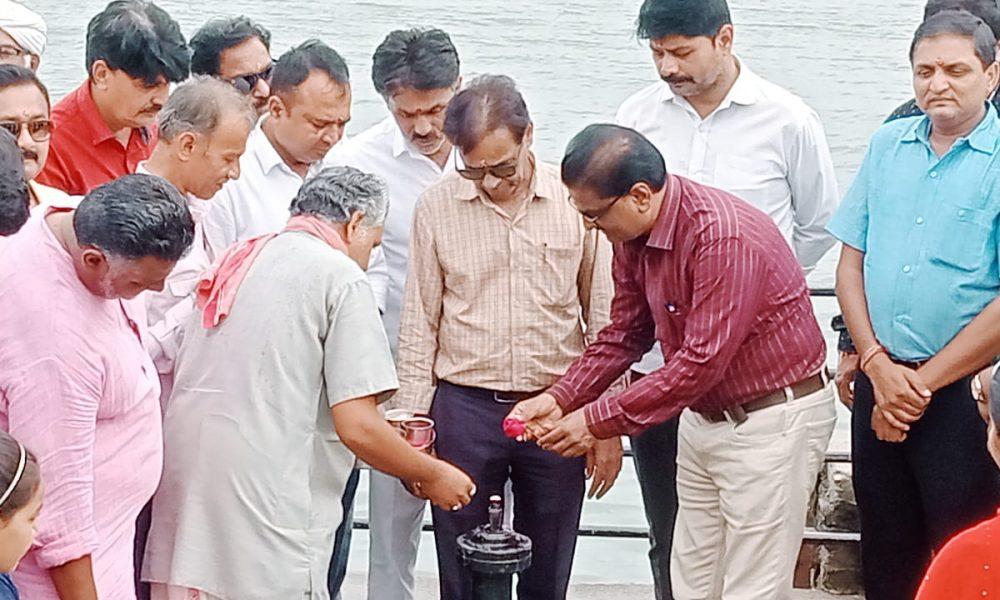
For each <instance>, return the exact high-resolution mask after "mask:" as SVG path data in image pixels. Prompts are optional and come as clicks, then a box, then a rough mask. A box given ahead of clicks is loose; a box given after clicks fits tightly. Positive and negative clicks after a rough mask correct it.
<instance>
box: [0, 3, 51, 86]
mask: <svg viewBox="0 0 1000 600" xmlns="http://www.w3.org/2000/svg"><path fill="white" fill-rule="evenodd" d="M47 34H48V28H47V27H46V26H45V21H44V20H43V19H42V17H41V16H39V15H38V13H36V12H35V11H33V10H31V9H30V8H28V7H27V6H25V5H23V4H21V3H20V2H14V0H0V64H11V65H21V66H24V67H28V68H29V69H31V70H33V71H37V70H38V64H39V62H40V61H41V58H42V52H44V51H45V40H46V36H47Z"/></svg>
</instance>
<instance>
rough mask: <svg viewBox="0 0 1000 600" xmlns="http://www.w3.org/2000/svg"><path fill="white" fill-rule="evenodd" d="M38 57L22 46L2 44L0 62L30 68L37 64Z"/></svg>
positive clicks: (0, 46) (0, 45)
mask: <svg viewBox="0 0 1000 600" xmlns="http://www.w3.org/2000/svg"><path fill="white" fill-rule="evenodd" d="M36 61H37V57H36V56H35V55H34V54H32V53H31V52H28V51H26V50H24V49H22V48H21V47H20V46H13V45H11V44H0V64H6V65H18V66H22V67H28V68H29V69H33V68H35V66H37V63H36Z"/></svg>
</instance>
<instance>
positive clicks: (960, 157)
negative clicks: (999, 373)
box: [828, 105, 1000, 361]
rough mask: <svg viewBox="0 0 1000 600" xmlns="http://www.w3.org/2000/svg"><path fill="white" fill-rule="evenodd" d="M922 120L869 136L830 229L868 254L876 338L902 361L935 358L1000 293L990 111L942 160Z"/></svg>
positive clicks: (998, 189) (996, 144) (995, 145)
mask: <svg viewBox="0 0 1000 600" xmlns="http://www.w3.org/2000/svg"><path fill="white" fill-rule="evenodd" d="M930 126H931V124H930V120H929V118H928V117H926V116H918V117H910V118H906V119H900V120H898V121H893V122H890V123H888V124H886V125H884V126H882V128H881V129H879V130H878V131H877V132H876V133H875V135H874V136H873V137H872V141H871V144H870V145H869V147H868V152H867V153H866V154H865V158H864V161H863V162H862V163H861V168H860V170H859V171H858V174H857V176H856V178H855V179H854V184H853V185H852V186H851V189H850V190H849V191H848V192H847V196H846V197H845V198H844V201H843V203H842V204H841V206H840V209H839V210H838V211H837V213H836V214H835V215H834V217H833V219H832V220H831V221H830V223H829V226H828V229H829V231H830V232H831V233H832V234H833V235H834V236H836V237H837V238H838V239H840V240H841V241H842V242H844V243H845V244H847V245H849V246H851V247H853V248H857V249H858V250H860V251H862V252H864V253H865V258H864V280H865V296H866V297H867V300H868V314H869V316H870V318H871V322H872V327H873V328H874V330H875V336H876V337H877V338H878V340H879V342H880V343H881V344H882V345H883V346H885V348H886V350H888V351H889V353H890V354H891V355H893V356H894V357H896V358H897V359H900V360H906V361H920V360H926V359H928V358H930V357H932V356H934V355H935V354H937V353H938V352H939V351H940V350H941V349H942V348H944V347H945V345H947V344H948V342H950V341H951V340H952V338H954V337H955V335H957V334H958V332H959V331H961V330H962V328H964V327H965V326H966V325H968V324H969V322H970V321H972V319H974V318H975V317H976V316H977V315H978V314H979V313H980V312H982V311H983V309H984V308H986V306H987V305H988V304H989V303H990V302H992V301H993V300H994V298H996V297H997V291H998V290H1000V271H998V263H1000V247H998V234H997V227H998V223H997V220H998V219H997V217H998V214H1000V121H998V118H997V112H996V109H994V108H993V106H992V105H990V106H989V108H988V113H987V114H986V117H985V118H984V119H983V120H982V122H981V123H979V125H977V126H976V128H975V129H974V130H973V131H972V133H971V134H969V136H968V137H964V138H959V139H958V140H956V141H955V144H954V145H953V146H952V147H951V149H950V150H949V151H948V152H947V153H946V154H945V155H944V156H942V157H940V158H938V156H937V155H936V154H935V153H934V151H933V149H932V148H931V143H930Z"/></svg>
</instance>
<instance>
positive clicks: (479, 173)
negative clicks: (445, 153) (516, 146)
mask: <svg viewBox="0 0 1000 600" xmlns="http://www.w3.org/2000/svg"><path fill="white" fill-rule="evenodd" d="M455 155H456V157H457V158H458V159H461V156H460V155H459V154H458V148H455ZM520 155H521V153H520V151H518V155H517V156H515V157H514V158H512V159H510V160H506V161H504V162H502V163H500V164H498V165H488V166H485V167H467V166H465V165H464V163H463V166H462V167H461V168H459V167H457V166H456V167H455V171H456V172H457V173H458V174H459V175H461V176H462V177H464V178H466V179H469V180H471V181H482V180H483V179H485V178H486V174H487V173H489V174H490V175H492V176H494V177H496V178H497V179H510V178H511V177H513V176H514V175H515V174H516V173H517V159H518V158H519V157H520ZM458 163H459V160H456V161H455V164H456V165H458Z"/></svg>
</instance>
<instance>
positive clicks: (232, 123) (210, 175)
mask: <svg viewBox="0 0 1000 600" xmlns="http://www.w3.org/2000/svg"><path fill="white" fill-rule="evenodd" d="M256 121H257V114H256V112H255V111H254V109H253V105H252V104H251V103H250V101H249V100H248V99H247V97H246V96H244V95H243V94H240V93H239V92H238V91H237V90H236V89H235V88H233V87H232V86H230V85H228V84H226V83H224V82H222V81H219V80H217V79H213V78H211V77H207V76H203V75H197V76H195V77H194V78H192V79H189V80H188V81H186V82H185V83H182V84H181V85H180V86H178V87H177V89H175V90H174V92H173V93H172V94H171V95H170V97H169V98H168V99H167V102H166V104H164V105H163V108H162V109H161V110H160V113H159V115H157V126H158V127H159V132H160V140H159V142H158V143H157V144H156V148H154V149H153V154H152V155H151V156H150V157H149V160H147V161H145V162H142V163H139V165H138V167H137V168H136V172H137V173H147V174H150V175H157V176H159V177H162V178H163V179H166V180H167V181H168V182H170V183H171V184H172V185H173V186H174V187H175V188H177V190H178V191H179V192H181V193H182V194H184V196H185V198H186V199H187V201H188V209H189V210H190V211H191V216H192V217H193V218H194V222H195V233H194V243H193V244H192V246H191V251H190V252H188V254H187V255H186V256H184V258H182V259H180V260H179V261H178V262H177V266H175V267H174V270H173V271H171V272H170V275H169V276H168V277H167V280H166V283H165V285H164V287H163V290H161V291H159V292H147V293H146V310H147V315H146V318H147V322H148V323H149V334H150V335H149V337H150V340H149V348H148V349H149V353H150V355H151V356H152V358H153V362H154V364H156V370H157V372H159V374H160V384H161V389H162V393H161V396H160V401H161V403H163V404H164V406H165V405H166V404H165V403H166V400H168V399H169V398H170V390H171V389H172V388H173V371H174V359H175V358H176V357H177V346H178V343H179V341H180V340H179V334H180V329H181V323H183V322H184V320H185V319H187V316H188V315H189V314H191V313H192V312H194V308H195V304H194V291H195V287H196V286H197V285H198V279H199V278H200V277H201V275H202V274H203V273H204V271H205V270H206V269H208V268H209V267H210V266H212V261H213V260H214V258H215V256H214V255H213V254H212V252H211V249H210V248H209V247H208V244H207V243H206V242H205V236H204V232H203V231H202V221H203V219H204V216H205V213H206V212H208V210H209V207H210V206H211V204H210V203H209V202H208V201H209V200H211V199H212V197H213V196H214V195H215V194H216V193H218V191H219V190H220V189H222V186H223V185H224V184H225V183H226V182H227V181H229V180H232V179H236V178H237V177H239V175H240V157H241V156H242V155H243V151H244V150H245V149H246V144H247V136H249V135H250V130H251V129H253V126H254V123H256Z"/></svg>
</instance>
